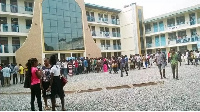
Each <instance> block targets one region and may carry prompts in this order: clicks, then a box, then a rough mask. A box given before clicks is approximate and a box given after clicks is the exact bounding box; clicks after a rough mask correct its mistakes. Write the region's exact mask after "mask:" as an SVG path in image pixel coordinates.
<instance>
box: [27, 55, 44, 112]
mask: <svg viewBox="0 0 200 112" xmlns="http://www.w3.org/2000/svg"><path fill="white" fill-rule="evenodd" d="M37 66H38V60H37V59H36V58H31V59H29V60H28V62H27V67H28V72H27V73H28V74H29V75H31V81H30V82H31V87H30V88H31V111H35V105H34V102H35V97H36V98H37V103H38V108H39V111H42V101H41V89H40V78H41V76H42V71H41V70H38V68H37ZM28 74H27V75H28Z"/></svg>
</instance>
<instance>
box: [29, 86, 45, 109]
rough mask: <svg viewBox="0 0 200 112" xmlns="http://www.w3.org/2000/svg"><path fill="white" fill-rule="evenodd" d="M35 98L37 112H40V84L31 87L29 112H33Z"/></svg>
mask: <svg viewBox="0 0 200 112" xmlns="http://www.w3.org/2000/svg"><path fill="white" fill-rule="evenodd" d="M35 97H36V98H37V103H38V108H39V111H42V101H41V89H40V84H35V85H31V111H35V105H34V102H35Z"/></svg>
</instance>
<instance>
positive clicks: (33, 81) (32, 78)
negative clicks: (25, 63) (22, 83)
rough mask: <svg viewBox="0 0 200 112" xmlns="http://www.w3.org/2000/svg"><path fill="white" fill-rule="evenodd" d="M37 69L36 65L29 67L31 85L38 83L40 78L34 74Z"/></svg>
mask: <svg viewBox="0 0 200 112" xmlns="http://www.w3.org/2000/svg"><path fill="white" fill-rule="evenodd" d="M37 70H38V69H37V68H36V67H32V68H31V73H32V76H31V85H35V84H39V83H40V79H38V77H37V75H36V71H37Z"/></svg>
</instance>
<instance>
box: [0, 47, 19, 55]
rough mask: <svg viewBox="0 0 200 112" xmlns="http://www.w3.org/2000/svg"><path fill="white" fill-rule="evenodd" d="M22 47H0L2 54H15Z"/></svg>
mask: <svg viewBox="0 0 200 112" xmlns="http://www.w3.org/2000/svg"><path fill="white" fill-rule="evenodd" d="M19 48H20V45H0V53H15V52H16V51H17V50H18V49H19Z"/></svg>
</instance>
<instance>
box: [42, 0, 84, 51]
mask: <svg viewBox="0 0 200 112" xmlns="http://www.w3.org/2000/svg"><path fill="white" fill-rule="evenodd" d="M69 7H70V8H69ZM42 9H43V10H42V11H43V12H42V14H43V28H44V29H43V31H44V32H43V33H44V42H45V43H44V46H45V50H46V51H67V50H84V39H83V26H82V11H81V8H80V7H79V5H78V4H77V3H76V1H75V0H67V2H66V0H59V1H55V0H43V3H42ZM60 12H63V13H60Z"/></svg>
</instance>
